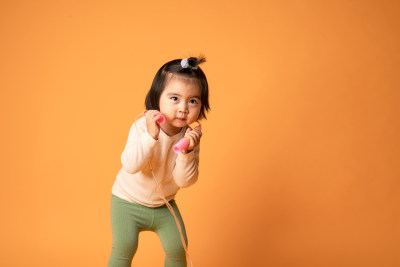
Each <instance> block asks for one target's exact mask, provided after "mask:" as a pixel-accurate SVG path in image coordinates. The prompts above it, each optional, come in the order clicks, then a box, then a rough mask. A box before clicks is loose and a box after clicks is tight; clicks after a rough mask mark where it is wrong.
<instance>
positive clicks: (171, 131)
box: [160, 122, 182, 137]
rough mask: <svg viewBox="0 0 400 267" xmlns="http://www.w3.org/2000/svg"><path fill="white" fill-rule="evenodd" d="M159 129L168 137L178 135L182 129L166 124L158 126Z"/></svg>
mask: <svg viewBox="0 0 400 267" xmlns="http://www.w3.org/2000/svg"><path fill="white" fill-rule="evenodd" d="M160 127H161V129H162V130H163V131H164V132H165V133H166V134H167V135H168V136H169V137H171V136H174V135H176V134H178V133H179V132H180V131H181V130H182V127H175V126H172V125H170V124H168V123H167V122H165V123H163V124H162V125H160Z"/></svg>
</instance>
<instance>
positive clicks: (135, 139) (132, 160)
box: [121, 120, 157, 173]
mask: <svg viewBox="0 0 400 267" xmlns="http://www.w3.org/2000/svg"><path fill="white" fill-rule="evenodd" d="M156 144H157V140H155V139H154V138H153V137H152V136H151V135H150V134H149V133H148V132H147V128H146V125H145V124H143V123H142V122H140V121H139V120H138V121H136V122H134V123H133V125H132V126H131V129H130V130H129V136H128V141H127V142H126V146H125V149H124V151H123V152H122V155H121V163H122V167H123V169H124V170H125V171H127V172H128V173H136V172H138V171H139V170H141V169H142V168H143V166H144V164H145V163H146V162H147V160H148V159H149V157H150V155H151V153H152V152H153V149H154V147H155V145H156Z"/></svg>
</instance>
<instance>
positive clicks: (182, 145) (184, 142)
mask: <svg viewBox="0 0 400 267" xmlns="http://www.w3.org/2000/svg"><path fill="white" fill-rule="evenodd" d="M147 111H148V110H144V111H143V112H142V113H140V115H139V116H137V117H136V119H135V122H134V124H135V127H136V129H137V126H136V120H137V119H138V117H140V116H144V115H145V114H146V112H147ZM157 115H160V116H161V117H160V118H159V119H158V120H157V123H158V124H162V123H164V122H165V117H164V116H163V115H162V114H161V113H158V114H155V115H154V116H157ZM194 130H196V131H199V132H201V124H200V123H199V125H198V126H196V127H195V128H194ZM189 143H190V139H189V138H188V137H184V138H182V139H181V140H179V141H178V142H177V143H176V144H175V145H174V146H173V150H174V152H176V153H180V152H181V151H182V150H183V149H185V148H186V147H188V146H189ZM152 157H153V156H152V155H151V158H152ZM151 158H150V160H149V166H150V170H151V173H152V175H153V178H154V180H155V181H156V184H157V186H158V188H159V189H160V192H161V194H160V196H161V198H162V199H163V200H164V202H165V204H166V206H167V208H168V209H169V211H170V212H171V213H172V215H173V216H174V218H175V223H176V226H177V227H178V231H179V234H180V236H181V241H182V245H183V248H184V249H185V253H186V257H187V259H188V261H189V262H190V266H192V267H193V263H192V260H191V259H190V256H189V252H188V249H187V246H186V242H185V239H184V238H183V234H182V229H181V226H180V224H179V221H178V219H177V218H176V215H175V212H174V209H173V208H172V206H171V205H170V204H169V202H168V201H167V200H166V199H165V195H164V192H163V190H162V188H161V186H160V184H159V183H158V181H157V179H156V176H155V175H154V172H153V168H152V167H151V163H150V162H151Z"/></svg>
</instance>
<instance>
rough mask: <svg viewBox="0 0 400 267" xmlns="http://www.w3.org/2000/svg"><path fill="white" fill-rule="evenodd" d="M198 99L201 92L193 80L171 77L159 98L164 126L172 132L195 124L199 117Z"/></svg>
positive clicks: (199, 102) (199, 104)
mask: <svg viewBox="0 0 400 267" xmlns="http://www.w3.org/2000/svg"><path fill="white" fill-rule="evenodd" d="M200 99H201V90H200V88H199V87H198V86H197V84H196V83H195V82H193V80H191V79H188V78H183V77H179V76H176V75H175V76H173V77H172V79H171V80H170V81H169V82H168V83H167V86H166V87H165V88H164V91H163V92H162V93H161V96H160V112H161V113H162V114H163V115H164V117H165V123H166V124H167V125H166V126H169V128H171V130H173V129H174V128H175V127H176V128H181V127H184V126H186V125H189V124H191V123H193V122H195V121H196V120H197V118H198V117H199V115H200V109H201V104H202V103H201V100H200ZM182 118H183V119H182Z"/></svg>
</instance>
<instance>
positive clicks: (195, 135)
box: [181, 128, 203, 154]
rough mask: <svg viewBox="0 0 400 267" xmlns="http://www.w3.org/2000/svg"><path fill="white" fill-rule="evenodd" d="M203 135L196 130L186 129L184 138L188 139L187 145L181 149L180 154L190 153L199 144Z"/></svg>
mask: <svg viewBox="0 0 400 267" xmlns="http://www.w3.org/2000/svg"><path fill="white" fill-rule="evenodd" d="M202 135H203V134H202V133H201V131H199V130H197V129H190V128H188V129H187V130H186V134H185V137H187V138H189V139H190V142H189V145H188V146H187V147H186V148H185V149H183V150H182V151H181V152H182V153H183V154H187V153H189V152H191V151H192V150H193V149H194V148H195V147H196V146H197V145H198V144H199V143H200V138H201V136H202Z"/></svg>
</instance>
